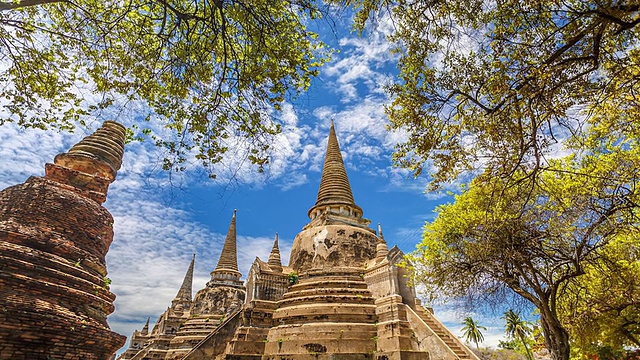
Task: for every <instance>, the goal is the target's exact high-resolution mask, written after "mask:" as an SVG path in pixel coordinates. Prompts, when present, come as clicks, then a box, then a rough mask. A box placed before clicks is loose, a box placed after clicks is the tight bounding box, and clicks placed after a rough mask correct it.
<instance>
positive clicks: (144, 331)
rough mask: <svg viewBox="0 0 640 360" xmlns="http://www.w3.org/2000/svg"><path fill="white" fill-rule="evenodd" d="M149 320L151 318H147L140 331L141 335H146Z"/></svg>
mask: <svg viewBox="0 0 640 360" xmlns="http://www.w3.org/2000/svg"><path fill="white" fill-rule="evenodd" d="M149 319H151V317H148V318H147V322H146V323H145V324H144V327H143V328H142V331H140V332H141V333H142V334H143V335H146V334H148V333H149Z"/></svg>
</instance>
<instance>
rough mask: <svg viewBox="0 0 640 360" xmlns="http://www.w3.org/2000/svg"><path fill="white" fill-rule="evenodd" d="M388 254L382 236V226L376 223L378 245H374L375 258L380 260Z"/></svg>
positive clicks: (387, 247) (387, 248)
mask: <svg viewBox="0 0 640 360" xmlns="http://www.w3.org/2000/svg"><path fill="white" fill-rule="evenodd" d="M388 253H389V246H387V242H386V241H385V240H384V235H382V225H380V223H378V243H377V244H376V258H377V259H382V258H384V257H385V256H387V254H388Z"/></svg>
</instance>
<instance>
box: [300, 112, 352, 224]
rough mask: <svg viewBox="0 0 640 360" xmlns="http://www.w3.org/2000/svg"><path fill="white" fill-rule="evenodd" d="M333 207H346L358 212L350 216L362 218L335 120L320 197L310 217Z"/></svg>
mask: <svg viewBox="0 0 640 360" xmlns="http://www.w3.org/2000/svg"><path fill="white" fill-rule="evenodd" d="M331 205H333V206H338V207H339V206H340V205H342V206H346V207H348V208H351V209H352V210H356V211H351V212H350V213H349V215H350V216H355V217H358V218H360V217H362V209H360V207H359V206H357V205H356V204H355V202H354V200H353V193H352V192H351V185H350V184H349V178H348V177H347V171H346V169H345V166H344V161H343V160H342V154H341V153H340V145H339V144H338V138H337V136H336V130H335V125H334V123H333V120H331V128H330V129H329V139H328V140H327V150H326V152H325V158H324V166H323V168H322V179H321V180H320V188H319V189H318V197H317V198H316V203H315V205H314V206H313V207H312V208H311V209H310V210H309V217H310V218H314V216H313V215H312V213H313V212H314V211H315V210H316V209H319V208H323V207H326V206H331Z"/></svg>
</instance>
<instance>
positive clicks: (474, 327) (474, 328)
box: [462, 316, 487, 349]
mask: <svg viewBox="0 0 640 360" xmlns="http://www.w3.org/2000/svg"><path fill="white" fill-rule="evenodd" d="M462 325H464V327H462V331H463V336H464V337H465V339H467V341H472V342H474V343H475V344H476V349H478V348H479V347H478V343H481V342H483V341H484V336H483V335H482V332H481V331H480V330H487V328H486V327H484V326H480V325H478V322H477V321H475V320H473V319H472V318H471V316H467V317H466V318H464V321H463V322H462Z"/></svg>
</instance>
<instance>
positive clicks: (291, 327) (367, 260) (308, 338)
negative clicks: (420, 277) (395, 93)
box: [121, 122, 477, 360]
mask: <svg viewBox="0 0 640 360" xmlns="http://www.w3.org/2000/svg"><path fill="white" fill-rule="evenodd" d="M308 215H309V223H308V224H307V225H305V226H304V227H303V229H302V231H301V232H300V233H299V234H298V235H297V236H296V238H295V240H294V242H293V247H292V249H291V257H290V261H289V266H283V265H282V263H281V261H280V251H279V248H278V236H277V234H276V238H275V241H274V245H273V249H272V251H271V254H270V256H269V260H268V261H266V262H265V261H262V260H260V259H259V258H256V260H255V261H254V263H253V265H252V266H251V269H250V270H249V274H248V275H247V280H246V282H245V286H244V287H241V286H239V285H238V286H237V287H236V289H238V290H236V291H238V292H242V294H244V295H245V296H244V304H243V305H242V306H241V307H240V308H237V307H235V306H234V307H229V308H228V309H227V308H225V309H217V310H216V312H217V314H225V315H224V317H223V318H222V319H223V320H221V321H219V323H218V324H217V325H216V326H215V328H214V329H212V330H211V331H210V333H209V334H208V335H206V337H204V338H202V340H200V341H199V342H198V343H197V344H194V345H193V348H192V349H190V350H188V351H187V349H186V348H185V347H184V346H183V347H182V348H181V351H180V352H179V353H178V352H172V351H171V350H169V351H167V355H166V356H167V357H166V359H169V358H171V359H176V358H181V359H228V360H231V359H233V360H245V359H246V360H249V359H252V360H258V359H261V360H312V359H326V360H329V359H332V360H333V359H335V360H355V359H370V360H374V359H375V360H396V359H397V360H400V359H429V360H457V359H474V360H477V357H476V356H475V355H474V354H473V353H472V352H471V351H470V350H469V349H468V348H467V347H466V346H465V345H464V344H463V343H462V342H460V340H458V338H457V337H456V336H455V335H454V334H452V333H451V332H450V331H449V330H447V328H446V327H444V325H442V323H440V322H439V321H438V320H436V318H435V317H434V316H433V314H432V312H431V311H430V310H428V309H425V308H423V307H422V306H421V305H420V302H419V300H418V299H417V298H416V295H415V290H414V288H413V287H412V286H411V285H410V284H409V283H408V276H407V275H408V274H407V273H406V269H404V268H403V267H400V266H399V264H400V263H401V262H403V260H404V254H403V253H402V252H401V251H400V250H399V249H398V248H397V247H395V246H394V247H393V248H392V249H391V250H389V248H388V246H387V243H386V241H385V239H384V237H383V235H382V229H381V226H380V225H379V224H378V229H377V231H376V230H374V229H372V228H370V227H369V220H366V219H364V218H363V217H362V215H363V211H362V209H361V208H360V207H359V206H358V205H356V203H355V201H354V197H353V193H352V191H351V186H350V184H349V179H348V177H347V172H346V169H345V166H344V162H343V159H342V154H341V153H340V147H339V145H338V139H337V136H336V132H335V127H334V124H333V122H331V128H330V130H329V139H328V142H327V149H326V153H325V161H324V167H323V170H322V179H321V181H320V188H319V190H318V196H317V199H316V202H315V204H314V205H313V206H312V207H311V209H309V212H308ZM233 219H234V220H233V222H232V224H233V230H234V231H233V236H232V237H230V236H227V240H226V241H225V245H224V249H223V251H222V253H223V255H221V258H220V262H223V258H224V261H225V263H227V262H228V263H233V264H236V262H235V261H236V259H235V256H236V254H235V214H234V217H233ZM229 249H233V250H234V251H230V250H229ZM230 254H232V255H230ZM231 257H234V258H233V259H231ZM220 262H219V263H220ZM234 269H236V270H237V268H234ZM215 271H216V270H214V273H215ZM214 273H212V274H214ZM238 274H239V273H236V272H233V273H232V274H231V273H230V274H229V276H231V275H233V280H234V281H238V280H239V277H237V278H236V275H238ZM219 286H228V284H226V285H225V284H219V283H218V282H210V283H208V284H207V288H208V289H209V290H207V291H218V290H216V289H217V287H219ZM245 291H246V293H245ZM202 292H203V290H201V292H199V294H201V293H202ZM239 294H240V293H239ZM198 298H199V297H198V296H196V299H195V300H194V301H193V303H192V304H191V305H190V312H191V315H190V316H191V317H192V318H193V316H194V315H193V314H194V313H196V312H198V315H197V318H207V317H210V316H212V315H211V314H209V312H210V311H207V312H206V313H203V312H202V311H196V310H198V309H201V308H202V306H201V305H199V304H198V303H199V300H198ZM236 298H242V296H237V297H236ZM185 313H186V312H185ZM161 320H162V317H161V319H159V320H158V321H161ZM192 321H193V320H192ZM200 321H202V320H200ZM189 324H190V322H189V320H187V319H185V320H184V321H183V324H181V325H180V327H179V328H180V329H181V330H178V334H183V333H185V334H186V333H188V332H189V331H187V330H189V329H190V325H189ZM154 330H155V329H154ZM136 334H139V333H138V332H136ZM145 334H146V333H145ZM171 335H172V334H170V333H164V332H157V333H155V335H154V332H153V331H152V335H145V337H144V338H143V337H140V336H137V337H135V339H134V340H135V341H137V343H136V344H137V345H138V346H140V342H144V345H142V347H143V350H140V351H137V354H136V355H133V356H132V357H129V355H126V356H123V357H121V358H122V359H146V358H147V357H145V356H144V354H150V351H149V350H146V351H145V350H144V349H145V348H146V349H150V348H153V347H154V346H159V345H158V344H160V343H161V341H160V339H164V341H165V342H166V339H167V337H171ZM173 336H175V335H173ZM156 338H157V339H158V340H154V339H156ZM177 338H179V336H178V337H176V339H177ZM134 340H132V343H133V342H134ZM176 342H177V341H176V340H171V341H170V344H174V343H176ZM182 344H183V345H184V344H186V343H182ZM170 347H171V346H170ZM127 353H128V354H131V353H132V352H131V351H127ZM127 353H126V354H127ZM171 354H173V356H171Z"/></svg>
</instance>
